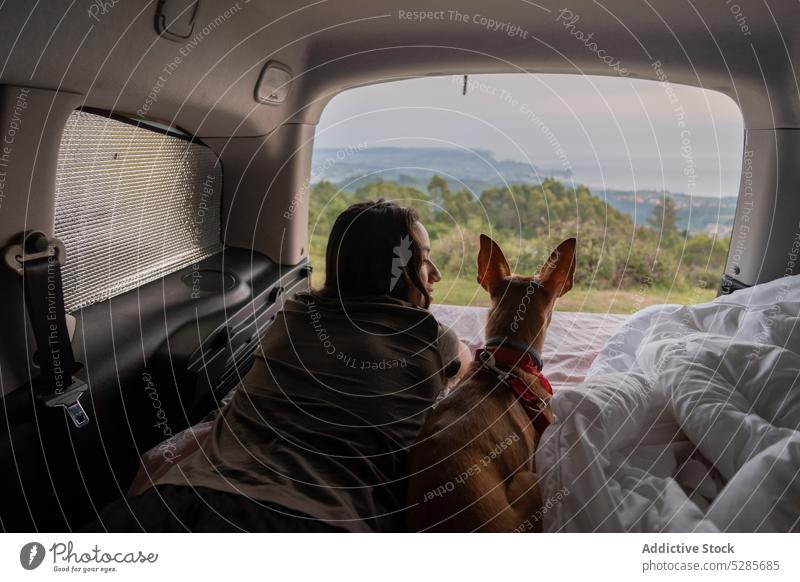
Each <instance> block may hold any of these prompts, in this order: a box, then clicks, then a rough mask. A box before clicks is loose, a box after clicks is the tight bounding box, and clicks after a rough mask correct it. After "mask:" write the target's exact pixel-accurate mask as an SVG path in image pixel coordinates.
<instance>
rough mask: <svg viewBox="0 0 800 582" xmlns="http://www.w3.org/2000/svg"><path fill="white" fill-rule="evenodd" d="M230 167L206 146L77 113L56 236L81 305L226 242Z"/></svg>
mask: <svg viewBox="0 0 800 582" xmlns="http://www.w3.org/2000/svg"><path fill="white" fill-rule="evenodd" d="M221 189H222V169H221V167H220V164H219V161H218V159H217V157H216V155H215V154H214V153H213V152H212V151H211V150H209V149H208V148H207V147H205V146H202V145H200V144H197V143H192V142H190V141H187V140H183V139H180V138H177V137H174V136H171V135H166V134H162V133H159V132H156V131H152V130H149V129H144V128H142V127H136V126H135V125H131V124H128V123H124V122H122V121H117V120H115V119H110V118H107V117H103V116H100V115H95V114H92V113H87V112H85V111H75V112H74V113H72V115H71V116H70V117H69V120H68V121H67V125H66V127H65V129H64V134H63V137H62V139H61V146H60V150H59V152H58V171H57V174H56V210H55V236H56V237H57V238H59V239H60V240H61V241H62V242H63V243H64V245H65V247H66V249H67V259H66V263H65V265H64V266H63V269H62V274H63V279H64V301H65V304H66V309H67V311H74V310H76V309H79V308H81V307H85V306H87V305H90V304H92V303H96V302H98V301H103V300H105V299H108V298H109V297H113V296H115V295H119V294H120V293H123V292H125V291H129V290H130V289H134V288H136V287H138V286H140V285H143V284H144V283H147V282H149V281H152V280H154V279H157V278H159V277H162V276H164V275H166V274H168V273H171V272H173V271H176V270H178V269H181V268H183V267H186V266H188V265H190V264H192V263H194V262H197V261H199V260H201V259H203V258H205V257H208V256H209V255H212V254H214V253H216V252H218V251H220V250H221V249H222V244H221V242H220V193H221Z"/></svg>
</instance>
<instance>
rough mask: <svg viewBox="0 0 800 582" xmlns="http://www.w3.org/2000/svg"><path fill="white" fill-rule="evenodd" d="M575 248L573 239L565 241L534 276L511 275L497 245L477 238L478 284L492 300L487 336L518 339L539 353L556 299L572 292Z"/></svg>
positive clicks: (485, 237) (575, 244) (483, 235)
mask: <svg viewBox="0 0 800 582" xmlns="http://www.w3.org/2000/svg"><path fill="white" fill-rule="evenodd" d="M576 246H577V240H576V239H574V238H568V239H567V240H565V241H564V242H562V243H561V244H560V245H558V247H556V249H555V250H554V251H553V252H552V253H551V254H550V258H548V259H547V261H545V263H544V265H543V266H542V268H541V269H539V272H538V273H536V274H534V275H530V276H524V275H515V274H514V273H512V272H511V269H510V268H509V266H508V261H506V258H505V256H504V255H503V251H502V250H501V249H500V245H498V244H497V243H496V242H495V241H493V240H492V239H491V238H489V237H488V236H486V235H485V234H482V235H481V247H480V252H479V253H478V283H480V284H481V286H482V287H483V288H484V289H486V290H487V291H488V292H489V296H490V298H491V301H492V309H491V312H490V313H489V320H488V322H487V326H486V335H487V337H489V336H493V335H500V336H508V337H513V338H518V339H521V340H523V341H525V342H527V343H528V344H530V345H532V346H533V347H535V348H536V349H538V350H541V348H542V345H543V344H544V336H545V333H546V331H547V327H548V326H549V325H550V318H551V316H552V314H553V307H554V306H555V303H556V299H558V298H559V297H561V296H562V295H564V294H565V293H567V292H568V291H569V290H570V289H572V283H573V281H574V280H575V252H576Z"/></svg>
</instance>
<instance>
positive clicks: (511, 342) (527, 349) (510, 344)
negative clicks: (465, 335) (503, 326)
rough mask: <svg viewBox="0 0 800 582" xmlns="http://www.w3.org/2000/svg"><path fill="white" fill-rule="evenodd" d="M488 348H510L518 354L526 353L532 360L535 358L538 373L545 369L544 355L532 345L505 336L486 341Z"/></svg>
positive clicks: (497, 336) (495, 336) (496, 336)
mask: <svg viewBox="0 0 800 582" xmlns="http://www.w3.org/2000/svg"><path fill="white" fill-rule="evenodd" d="M486 347H487V348H494V347H498V348H510V349H511V350H516V351H518V352H524V353H526V354H527V355H528V356H530V357H531V358H533V361H534V363H535V364H536V367H537V368H538V371H539V372H541V371H542V370H543V369H544V361H543V360H542V354H540V353H539V351H538V350H536V349H535V348H533V347H531V346H530V345H528V344H526V343H525V342H523V341H520V340H515V339H511V338H509V337H506V336H504V335H493V336H492V337H490V338H489V339H487V340H486Z"/></svg>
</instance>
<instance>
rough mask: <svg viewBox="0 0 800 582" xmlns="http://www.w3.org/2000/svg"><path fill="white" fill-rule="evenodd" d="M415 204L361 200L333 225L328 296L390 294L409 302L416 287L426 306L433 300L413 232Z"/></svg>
mask: <svg viewBox="0 0 800 582" xmlns="http://www.w3.org/2000/svg"><path fill="white" fill-rule="evenodd" d="M418 221H419V215H418V214H417V211H416V210H414V209H413V208H408V207H405V206H400V205H399V204H397V203H395V202H386V201H384V200H383V199H379V200H370V201H367V202H359V203H356V204H353V205H352V206H350V207H349V208H348V209H347V210H345V211H344V212H342V213H341V214H340V215H339V216H338V217H337V218H336V222H334V224H333V228H332V229H331V234H330V236H329V237H328V248H327V250H326V251H325V286H324V287H323V289H322V290H321V292H320V293H321V294H322V295H325V296H327V297H341V298H345V297H359V296H367V295H391V296H392V297H397V298H399V299H404V300H406V301H407V300H409V298H410V296H411V294H410V291H411V289H412V287H413V288H416V289H417V290H418V291H419V292H420V293H421V294H422V296H423V298H424V302H425V307H426V308H427V307H429V306H430V302H431V298H430V294H429V293H428V291H427V289H425V286H424V285H423V284H422V280H421V279H420V276H419V274H420V270H421V268H422V248H421V246H420V243H419V240H418V239H417V237H416V236H415V234H414V224H415V223H416V222H418Z"/></svg>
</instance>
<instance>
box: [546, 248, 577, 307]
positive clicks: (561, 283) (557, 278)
mask: <svg viewBox="0 0 800 582" xmlns="http://www.w3.org/2000/svg"><path fill="white" fill-rule="evenodd" d="M577 246H578V241H577V239H575V238H568V239H567V240H565V241H564V242H562V243H561V244H560V245H558V247H556V249H555V250H554V251H553V252H552V253H550V258H549V259H547V262H545V264H544V265H543V266H542V269H541V270H540V271H539V282H540V283H541V284H542V285H543V286H544V287H545V288H546V289H548V290H550V291H551V292H552V293H554V294H555V296H556V297H561V296H562V295H564V294H565V293H566V292H567V291H569V290H570V289H572V284H573V283H574V281H575V264H576V260H575V259H576V251H577Z"/></svg>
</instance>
